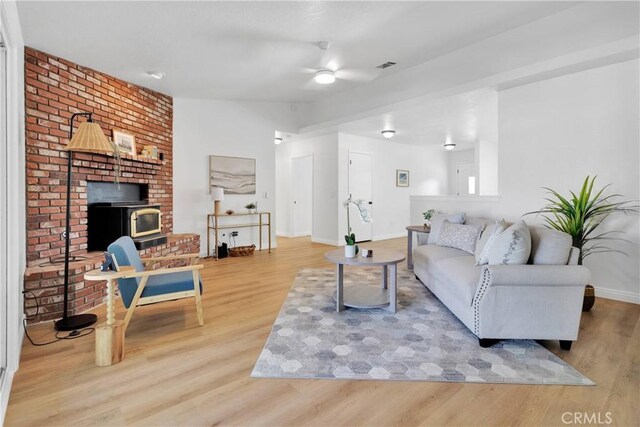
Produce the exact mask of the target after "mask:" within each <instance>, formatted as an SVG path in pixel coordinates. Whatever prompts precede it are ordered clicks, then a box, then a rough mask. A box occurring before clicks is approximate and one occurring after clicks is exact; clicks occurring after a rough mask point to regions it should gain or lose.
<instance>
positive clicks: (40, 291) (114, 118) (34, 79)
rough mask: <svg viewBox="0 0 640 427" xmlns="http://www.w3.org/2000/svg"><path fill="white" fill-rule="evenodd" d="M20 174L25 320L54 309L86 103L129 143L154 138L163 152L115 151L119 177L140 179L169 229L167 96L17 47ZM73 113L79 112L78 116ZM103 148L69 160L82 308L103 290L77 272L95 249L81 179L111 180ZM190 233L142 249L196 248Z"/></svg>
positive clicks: (74, 284)
mask: <svg viewBox="0 0 640 427" xmlns="http://www.w3.org/2000/svg"><path fill="white" fill-rule="evenodd" d="M25 104H26V105H25V107H26V108H25V114H26V117H25V120H26V180H27V182H26V184H27V194H26V198H27V269H26V272H25V290H28V291H30V292H29V293H28V294H27V295H26V303H25V305H26V307H25V312H26V314H27V315H29V316H30V317H31V316H35V314H36V307H35V306H36V303H35V300H34V299H33V298H32V297H34V296H35V297H36V298H37V299H38V303H39V306H40V307H39V308H40V309H39V314H38V316H35V317H33V318H31V320H30V322H32V323H33V322H39V321H45V320H52V319H57V318H60V317H61V314H62V301H63V285H64V272H63V264H62V263H60V260H61V259H62V258H63V256H64V239H63V238H62V232H63V231H64V226H65V223H64V221H65V205H66V178H67V152H66V151H65V147H66V145H67V143H68V135H69V120H70V118H71V115H72V114H73V113H80V112H90V113H92V114H93V120H94V121H95V122H97V123H98V124H99V125H100V127H101V128H102V130H103V131H104V133H105V135H107V136H111V135H112V131H113V130H114V129H117V130H122V131H124V132H127V133H130V134H133V135H134V136H135V138H136V148H137V152H138V153H140V151H141V150H142V147H143V146H144V145H156V146H157V147H158V149H159V151H160V152H162V153H163V154H164V160H163V161H159V160H144V159H140V158H136V157H135V156H123V158H122V168H121V169H122V177H121V178H120V181H121V182H129V183H137V184H147V185H148V188H149V202H150V203H153V204H159V205H160V206H161V209H162V228H163V232H165V233H171V232H172V231H173V155H172V152H173V99H172V98H171V97H169V96H166V95H163V94H160V93H157V92H154V91H152V90H149V89H145V88H143V87H139V86H135V85H133V84H130V83H127V82H124V81H122V80H119V79H116V78H114V77H111V76H109V75H106V74H103V73H100V72H98V71H95V70H92V69H89V68H86V67H82V66H80V65H77V64H74V63H72V62H70V61H67V60H64V59H62V58H58V57H55V56H52V55H48V54H46V53H43V52H40V51H37V50H35V49H31V48H26V49H25ZM79 120H80V121H82V120H85V119H84V118H79ZM114 165H115V161H114V159H113V158H112V157H111V156H104V155H97V154H87V153H76V154H74V161H73V181H72V189H71V191H72V193H71V196H72V204H71V218H72V219H71V221H72V222H71V252H72V255H75V256H80V258H79V259H78V260H77V261H73V262H72V263H71V268H70V280H69V284H70V287H69V289H70V292H69V294H70V295H69V300H70V303H69V307H70V312H71V314H76V313H81V312H83V311H86V310H88V309H90V308H92V307H95V306H96V305H98V304H101V303H102V302H103V300H104V296H105V293H106V286H105V283H104V282H85V281H84V279H83V275H84V272H86V271H89V270H91V269H94V268H97V267H99V265H100V263H101V261H102V254H101V253H95V252H94V253H87V182H88V181H104V182H113V181H114V171H113V169H114ZM199 251H200V238H199V236H197V235H191V234H182V235H175V234H173V235H170V236H169V241H168V243H167V244H166V245H162V246H157V247H155V248H150V249H147V250H145V251H143V252H142V255H155V254H157V255H168V254H180V253H194V252H195V253H198V252H199Z"/></svg>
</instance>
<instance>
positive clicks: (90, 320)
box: [55, 314, 98, 331]
mask: <svg viewBox="0 0 640 427" xmlns="http://www.w3.org/2000/svg"><path fill="white" fill-rule="evenodd" d="M97 321H98V316H96V315H95V314H76V315H75V316H68V317H63V318H62V319H60V320H58V321H57V322H56V323H55V325H56V330H57V331H75V330H76V329H82V328H86V327H87V326H91V325H93V324H94V323H96V322H97Z"/></svg>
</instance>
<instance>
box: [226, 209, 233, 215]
mask: <svg viewBox="0 0 640 427" xmlns="http://www.w3.org/2000/svg"><path fill="white" fill-rule="evenodd" d="M224 213H226V214H227V215H233V214H234V213H235V211H234V210H233V209H227V210H226V211H224Z"/></svg>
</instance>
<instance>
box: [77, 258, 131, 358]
mask: <svg viewBox="0 0 640 427" xmlns="http://www.w3.org/2000/svg"><path fill="white" fill-rule="evenodd" d="M133 270H134V267H130V266H122V267H120V271H100V270H93V271H89V272H87V273H85V275H84V280H88V281H102V280H106V282H107V321H106V322H104V323H101V324H99V325H98V326H96V329H95V331H96V366H111V365H114V364H116V363H118V362H120V361H121V360H122V359H124V321H122V320H116V316H115V308H114V299H115V289H114V283H113V282H114V280H117V279H118V278H119V277H120V276H121V275H122V273H123V272H131V271H133Z"/></svg>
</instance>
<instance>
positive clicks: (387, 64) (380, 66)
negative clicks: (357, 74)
mask: <svg viewBox="0 0 640 427" xmlns="http://www.w3.org/2000/svg"><path fill="white" fill-rule="evenodd" d="M392 65H396V63H395V62H391V61H387V62H385V63H384V64H380V65H378V66H377V67H376V68H380V69H381V70H384V69H385V68H389V67H391V66H392Z"/></svg>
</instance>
